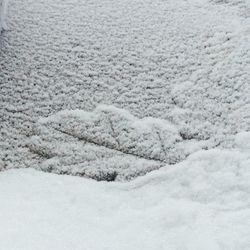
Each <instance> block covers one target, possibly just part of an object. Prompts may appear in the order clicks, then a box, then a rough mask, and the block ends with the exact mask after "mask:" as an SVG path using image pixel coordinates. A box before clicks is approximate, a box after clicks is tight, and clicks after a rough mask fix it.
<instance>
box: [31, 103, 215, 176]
mask: <svg viewBox="0 0 250 250" xmlns="http://www.w3.org/2000/svg"><path fill="white" fill-rule="evenodd" d="M33 134H34V136H32V137H31V139H30V140H29V141H28V143H27V145H28V147H29V149H30V150H31V151H32V152H33V153H36V154H38V155H40V156H41V160H42V164H39V166H40V168H42V169H43V170H45V171H50V172H55V173H63V174H72V175H81V176H88V177H91V178H94V179H97V180H102V179H104V180H105V179H107V180H114V179H116V180H123V179H131V178H134V177H136V176H138V175H142V174H145V173H147V172H149V171H151V170H153V169H157V168H160V167H162V166H164V165H165V164H175V163H177V162H179V161H180V160H183V159H185V158H186V157H187V156H188V155H189V154H191V153H193V152H195V151H198V150H201V149H202V148H209V147H212V146H213V145H215V142H212V141H210V140H206V141H201V140H196V139H191V138H186V137H185V138H183V134H182V131H180V130H179V128H178V126H177V125H176V124H171V123H170V122H167V121H166V120H160V119H156V118H144V119H138V118H136V117H134V116H133V115H131V114H130V113H128V112H126V111H124V110H122V109H118V108H114V107H112V106H99V107H97V108H96V109H95V110H94V111H93V112H85V111H82V110H75V111H62V112H59V113H58V114H55V115H53V116H51V117H48V118H45V119H40V121H39V122H38V124H37V125H36V127H34V131H33ZM187 137H188V136H187Z"/></svg>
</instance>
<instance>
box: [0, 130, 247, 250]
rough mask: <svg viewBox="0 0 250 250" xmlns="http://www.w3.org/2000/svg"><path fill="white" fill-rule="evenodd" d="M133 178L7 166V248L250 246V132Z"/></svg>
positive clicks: (2, 195) (1, 237) (2, 241)
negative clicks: (107, 179)
mask: <svg viewBox="0 0 250 250" xmlns="http://www.w3.org/2000/svg"><path fill="white" fill-rule="evenodd" d="M233 144H234V147H233V149H230V150H225V149H224V150H218V149H212V150H208V151H201V152H197V153H195V154H193V155H192V156H190V157H188V158H187V159H186V160H184V161H183V162H182V163H180V164H177V165H175V166H174V167H164V168H161V169H160V170H158V171H154V172H152V173H150V174H148V175H146V176H143V177H139V178H138V179H136V180H134V181H131V182H129V183H107V182H95V181H93V180H87V179H84V178H79V177H71V176H58V175H53V174H47V173H42V172H39V171H35V170H31V169H26V170H25V169H21V170H9V171H4V172H1V173H0V201H1V202H0V204H1V205H0V221H1V223H0V249H4V250H34V249H36V250H44V249H46V250H69V249H74V250H82V249H84V250H85V249H87V250H104V249H107V250H117V249H119V250H127V249H129V250H138V249H144V250H160V249H161V250H201V249H202V250H225V249H230V250H248V249H250V237H249V231H250V220H249V218H250V196H249V192H250V182H249V178H250V168H249V165H250V134H249V133H241V134H238V135H237V136H236V140H235V141H234V143H233Z"/></svg>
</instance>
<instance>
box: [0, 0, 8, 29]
mask: <svg viewBox="0 0 250 250" xmlns="http://www.w3.org/2000/svg"><path fill="white" fill-rule="evenodd" d="M6 15H7V0H0V33H1V32H2V30H4V29H6V28H7V25H6Z"/></svg>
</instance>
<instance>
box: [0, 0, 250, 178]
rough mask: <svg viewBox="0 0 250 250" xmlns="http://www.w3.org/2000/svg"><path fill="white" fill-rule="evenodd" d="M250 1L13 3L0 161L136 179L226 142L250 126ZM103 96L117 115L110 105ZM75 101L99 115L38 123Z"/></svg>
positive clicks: (4, 65)
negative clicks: (105, 108) (89, 158)
mask: <svg viewBox="0 0 250 250" xmlns="http://www.w3.org/2000/svg"><path fill="white" fill-rule="evenodd" d="M249 8H250V3H249V1H247V0H245V1H244V0H242V1H239V0H228V1H215V0H214V1H207V0H188V1H184V0H180V1H174V0H168V1H163V0H155V1H151V0H135V1H133V3H131V1H129V0H118V1H117V0H115V1H113V0H104V1H99V0H88V1H87V0H86V1H80V0H65V1H61V0H54V1H51V0H25V1H23V0H12V1H11V3H10V8H9V18H8V30H7V31H6V32H4V33H3V34H2V36H1V37H0V48H1V49H0V72H1V74H0V84H1V89H0V90H1V95H0V98H1V100H0V105H1V106H0V119H1V121H0V126H1V127H0V128H1V142H0V149H1V150H0V155H1V162H0V167H1V168H2V169H8V168H17V167H27V166H33V167H36V168H42V169H44V170H46V171H54V172H58V173H59V172H61V173H71V174H75V173H77V174H79V175H86V176H90V177H93V178H96V175H97V176H98V175H99V173H100V166H101V169H102V170H101V171H103V173H102V175H105V176H106V175H108V176H111V177H109V178H111V179H115V176H117V175H118V176H120V177H119V178H118V179H124V178H125V179H127V178H132V177H135V176H137V175H141V174H144V173H146V172H148V171H151V170H152V169H156V168H159V167H161V166H162V165H164V164H165V163H169V164H173V163H176V162H179V161H181V160H183V159H185V157H186V156H188V155H189V154H190V153H192V152H195V151H198V150H200V149H202V148H204V149H206V148H213V147H217V146H218V145H220V147H223V146H225V144H227V143H225V141H226V142H227V141H228V140H230V139H228V138H230V137H231V135H233V134H235V133H237V132H240V131H248V130H249V128H250V123H249V121H250V119H249V118H250V117H249V112H248V110H249V107H250V97H249V92H250V84H249V79H250V21H249V20H250V18H249V15H250V14H249V13H250V12H249ZM104 104H105V105H109V106H105V107H108V109H109V110H113V111H112V112H108V114H106V113H105V112H106V111H105V112H104V111H100V108H98V107H99V106H100V105H101V106H100V107H103V105H104ZM96 107H97V109H96ZM114 107H116V108H118V109H116V108H114ZM65 109H67V110H75V109H78V110H82V111H79V112H83V113H84V112H85V114H87V113H88V112H89V113H88V114H89V115H88V117H92V118H93V117H96V118H93V119H92V118H91V119H92V120H91V119H90V120H91V121H90V120H88V118H86V116H84V117H85V118H84V121H83V120H81V119H83V118H81V119H80V120H77V119H76V118H74V119H73V118H72V114H74V112H75V113H76V112H77V111H68V113H67V114H68V116H69V117H66V116H64V117H63V119H64V122H63V123H60V124H62V128H61V129H59V130H58V127H57V131H55V126H57V125H58V124H57V122H56V121H55V120H54V123H53V124H51V123H47V124H45V127H46V129H41V128H40V127H41V124H40V122H38V119H39V118H40V117H47V116H50V115H55V116H58V117H61V113H58V114H57V115H56V113H57V112H59V111H62V110H65ZM98 110H99V111H98ZM114 110H116V111H114ZM70 112H73V113H70ZM86 112H87V113H86ZM98 112H100V113H98ZM103 113H105V114H103ZM102 114H103V115H104V118H105V120H103V119H99V118H98V115H100V116H102ZM124 114H126V115H125V116H124ZM55 116H53V117H55ZM126 116H130V118H128V119H127V118H126ZM70 117H71V118H70ZM131 117H132V118H131ZM61 118H62V117H61ZM58 119H59V120H60V118H58ZM98 119H99V120H98ZM117 119H118V120H117ZM120 119H122V121H121V120H120ZM145 121H146V122H145ZM82 122H83V124H81V123H82ZM126 122H127V124H126ZM145 123H146V125H145ZM89 124H91V126H89ZM144 125H145V126H144ZM49 126H51V127H49ZM72 126H73V130H71V129H70V130H69V128H71V127H72ZM167 127H168V128H167ZM173 127H174V128H175V129H174V132H173V129H172V128H173ZM53 129H54V130H53ZM151 129H153V131H151ZM83 130H84V133H83ZM124 131H125V132H124ZM126 131H128V132H126ZM172 132H173V133H172ZM124 133H125V134H124ZM170 134H171V136H169V135H170ZM32 136H33V137H32ZM34 136H35V138H34ZM105 136H107V137H105ZM104 137H105V138H104ZM145 138H146V139H145ZM76 140H78V143H75V142H74V143H70V142H71V141H76ZM133 140H134V141H133ZM76 144H78V147H77V148H76ZM86 144H87V145H86ZM55 145H58V146H59V145H60V147H61V148H65V147H66V148H68V149H69V150H68V151H67V152H68V153H67V156H66V157H64V156H65V154H64V153H63V152H65V150H63V149H62V150H61V149H60V150H57V151H56V152H55V150H54V151H53V149H52V148H54V147H55ZM149 145H150V146H149ZM151 146H152V147H151ZM74 147H75V148H74ZM44 148H45V149H44ZM56 148H58V147H57V146H56ZM81 148H83V151H81V150H79V149H81ZM41 150H42V152H41ZM86 150H87V152H89V151H91V152H94V153H93V154H92V156H91V157H92V158H91V160H88V159H86V157H85V155H86V154H85V153H84V152H85V151H86ZM44 151H46V152H47V154H46V153H45V154H44ZM59 151H60V152H59ZM81 152H83V153H81ZM96 152H97V153H96ZM98 152H99V153H98ZM145 156H147V157H145ZM48 160H49V164H48ZM58 165H59V166H63V167H62V169H60V167H59V169H58ZM65 169H66V170H65ZM89 173H92V174H89ZM98 178H99V177H98ZM100 179H102V177H100Z"/></svg>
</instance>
